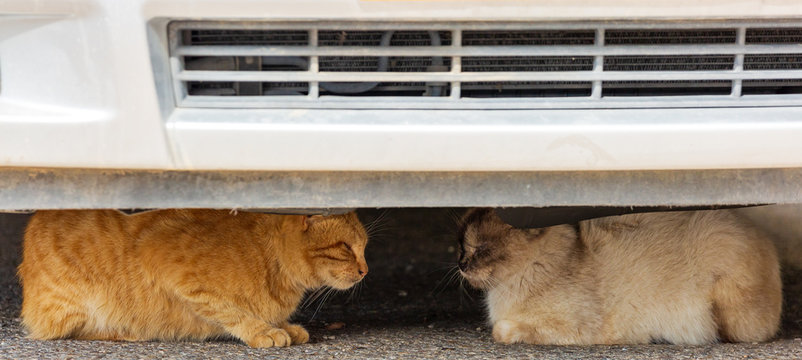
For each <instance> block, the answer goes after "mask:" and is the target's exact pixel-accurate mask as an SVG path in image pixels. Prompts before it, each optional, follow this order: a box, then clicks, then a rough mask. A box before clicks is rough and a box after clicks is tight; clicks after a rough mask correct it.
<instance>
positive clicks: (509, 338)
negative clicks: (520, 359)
mask: <svg viewBox="0 0 802 360" xmlns="http://www.w3.org/2000/svg"><path fill="white" fill-rule="evenodd" d="M521 335H522V334H521V330H520V329H519V326H518V323H517V322H515V321H511V320H500V321H498V322H496V323H495V324H493V340H496V341H497V342H500V343H502V344H512V343H516V342H521V337H522V336H521Z"/></svg>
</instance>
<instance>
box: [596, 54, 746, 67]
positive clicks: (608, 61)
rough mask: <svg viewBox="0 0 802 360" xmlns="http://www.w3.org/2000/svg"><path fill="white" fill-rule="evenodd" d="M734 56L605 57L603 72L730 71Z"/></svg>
mask: <svg viewBox="0 0 802 360" xmlns="http://www.w3.org/2000/svg"><path fill="white" fill-rule="evenodd" d="M734 60H735V56H734V55H667V56H666V55H664V56H605V58H604V70H605V71H702V70H732V68H733V62H734Z"/></svg>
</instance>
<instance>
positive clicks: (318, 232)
mask: <svg viewBox="0 0 802 360" xmlns="http://www.w3.org/2000/svg"><path fill="white" fill-rule="evenodd" d="M366 244H367V236H366V234H365V229H364V228H363V226H362V224H361V223H360V222H359V220H358V219H357V217H356V215H355V214H354V213H349V214H345V215H336V216H327V217H322V216H301V215H274V214H259V213H249V212H238V213H230V212H229V211H218V210H160V211H150V212H145V213H140V214H136V215H130V216H129V215H125V214H123V213H121V212H119V211H113V210H101V211H39V212H37V213H36V214H35V215H34V216H33V217H32V218H31V220H30V223H29V224H28V228H27V229H26V232H25V240H24V243H23V260H22V263H21V264H20V266H19V272H18V273H19V277H20V280H21V281H22V288H23V303H22V319H23V324H24V325H25V327H26V328H27V329H28V331H29V333H30V337H32V338H36V339H56V338H78V339H105V340H153V339H161V340H180V339H195V340H200V339H206V338H213V337H218V336H226V335H229V336H234V337H236V338H239V339H240V340H242V341H244V342H245V343H246V344H248V345H250V346H253V347H271V346H288V345H290V344H301V343H304V342H306V341H307V340H308V339H309V334H308V333H307V332H306V330H304V328H303V327H301V326H299V325H294V324H290V323H288V318H289V317H290V315H291V314H292V313H293V312H294V311H295V309H296V307H297V306H298V303H299V302H300V301H301V298H302V297H303V295H304V292H305V291H306V290H308V289H313V288H317V287H321V286H331V287H334V288H337V289H347V288H349V287H351V286H352V285H354V284H355V283H357V282H359V281H360V280H362V278H363V277H364V276H365V274H367V272H368V267H367V264H366V263H365V257H364V250H365V246H366Z"/></svg>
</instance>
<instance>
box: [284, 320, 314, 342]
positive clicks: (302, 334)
mask: <svg viewBox="0 0 802 360" xmlns="http://www.w3.org/2000/svg"><path fill="white" fill-rule="evenodd" d="M282 328H283V329H284V330H285V331H287V333H288V334H290V338H291V339H292V343H293V344H294V345H297V344H304V343H306V342H307V341H309V333H308V332H307V331H306V329H304V328H303V327H302V326H301V325H296V324H287V325H284V326H282Z"/></svg>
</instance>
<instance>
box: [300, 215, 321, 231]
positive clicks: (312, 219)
mask: <svg viewBox="0 0 802 360" xmlns="http://www.w3.org/2000/svg"><path fill="white" fill-rule="evenodd" d="M303 219H304V220H303V221H304V226H303V227H304V231H306V230H308V229H309V227H310V226H312V225H314V224H315V223H317V222H318V221H320V220H322V219H323V215H304V216H303Z"/></svg>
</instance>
